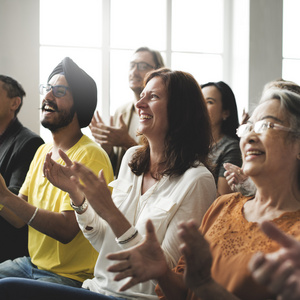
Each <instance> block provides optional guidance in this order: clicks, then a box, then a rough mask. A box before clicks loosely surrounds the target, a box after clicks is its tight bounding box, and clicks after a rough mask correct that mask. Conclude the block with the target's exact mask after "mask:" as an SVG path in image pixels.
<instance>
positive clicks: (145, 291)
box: [0, 69, 216, 299]
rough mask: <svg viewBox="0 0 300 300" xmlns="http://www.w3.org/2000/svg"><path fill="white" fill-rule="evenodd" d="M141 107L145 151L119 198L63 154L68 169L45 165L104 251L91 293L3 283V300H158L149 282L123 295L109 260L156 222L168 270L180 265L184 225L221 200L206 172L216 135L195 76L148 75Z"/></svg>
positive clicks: (137, 151)
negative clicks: (149, 222)
mask: <svg viewBox="0 0 300 300" xmlns="http://www.w3.org/2000/svg"><path fill="white" fill-rule="evenodd" d="M136 107H137V109H138V113H139V119H140V124H139V128H138V130H139V132H140V134H142V135H143V140H144V144H143V145H142V146H136V147H133V148H130V149H129V150H128V151H126V154H125V156H124V158H123V161H122V165H121V169H120V173H119V176H118V179H117V180H115V181H113V182H112V183H111V184H110V186H111V187H113V193H112V196H111V195H110V192H109V190H108V188H107V186H106V183H105V180H104V178H103V174H102V172H100V175H99V177H97V176H95V175H94V174H93V173H92V172H91V171H90V170H89V169H87V168H86V167H84V166H83V165H81V164H78V163H74V164H73V165H72V162H71V161H69V160H68V158H67V157H66V155H65V154H64V153H63V152H61V155H62V157H63V159H64V160H65V162H66V167H62V166H61V165H58V164H57V163H55V161H53V160H52V159H51V158H50V156H48V157H47V159H46V163H45V175H46V176H47V178H49V180H50V181H51V182H52V183H53V184H55V185H58V186H59V187H60V188H62V189H65V190H66V191H68V192H70V191H71V190H73V193H72V195H74V196H73V198H72V201H73V203H72V205H73V207H74V209H75V210H76V212H77V214H76V216H77V220H78V223H79V225H80V228H81V230H82V231H83V233H84V235H85V236H86V238H87V239H89V241H90V242H91V243H92V245H93V246H94V248H95V249H96V250H97V251H98V252H99V257H98V260H97V263H96V266H95V270H94V276H95V277H94V278H93V279H91V280H86V281H85V282H84V283H83V288H84V289H72V288H69V287H62V286H58V285H47V284H42V283H34V282H28V281H21V282H20V281H18V280H13V279H8V280H5V281H1V284H0V285H1V287H0V294H1V297H5V296H7V297H8V296H11V297H12V298H14V299H15V298H17V296H18V295H20V294H21V295H22V299H31V298H30V297H31V296H32V297H33V296H34V297H37V295H40V296H41V298H43V299H44V297H45V295H47V296H48V297H49V298H50V297H53V298H52V299H60V297H61V299H66V297H67V298H71V297H72V299H157V296H156V294H155V292H154V288H155V285H154V284H153V283H152V282H150V281H147V282H145V283H142V284H140V285H138V286H136V287H133V288H131V289H129V290H127V291H126V292H119V289H120V288H121V286H122V285H123V284H122V283H121V282H115V281H114V280H113V274H112V273H109V272H108V271H107V268H108V267H109V266H110V265H111V264H112V262H110V261H109V260H107V258H106V256H107V254H108V253H109V252H112V251H119V250H120V249H124V248H125V249H127V248H130V247H132V246H134V245H136V244H138V243H140V242H141V241H142V239H143V236H144V235H145V223H146V222H147V220H148V219H151V220H152V221H153V224H154V226H155V230H156V234H157V239H158V241H159V245H161V247H162V249H163V250H162V251H163V253H164V255H165V258H166V263H167V265H168V266H169V267H170V268H172V267H174V266H175V265H176V263H177V261H178V259H179V257H180V251H179V249H178V246H179V244H180V240H179V237H178V236H177V234H176V232H177V224H178V222H181V221H183V220H188V219H189V218H190V217H193V218H195V219H197V220H198V221H201V220H202V217H203V215H204V214H205V212H206V210H207V209H208V208H209V206H210V205H211V203H212V202H213V201H214V199H215V195H216V186H215V182H214V178H213V175H212V174H211V173H210V172H209V171H208V169H207V168H206V166H207V165H208V154H209V146H210V143H211V130H210V122H209V116H208V112H207V109H206V104H205V101H204V98H203V95H202V92H201V88H200V87H199V85H198V84H197V82H196V80H195V79H194V78H193V77H192V76H191V75H190V74H188V73H184V72H180V71H170V70H168V69H160V70H157V71H153V72H152V73H149V75H148V76H147V78H146V86H145V88H144V90H143V92H142V93H141V98H140V100H139V101H138V102H137V103H136ZM71 175H72V176H73V177H72V180H70V179H69V177H70V176H71ZM74 176H76V178H74ZM77 178H80V180H81V181H80V182H81V183H80V182H79V180H78V179H77ZM76 189H77V193H76V192H74V190H76ZM75 194H76V195H75ZM83 255H89V254H88V253H83ZM11 284H12V285H13V286H14V288H13V289H11V288H9V286H10V285H11ZM17 287H18V288H17ZM25 290H26V291H25ZM88 290H89V291H88ZM26 297H27V298H26ZM4 299H5V298H4Z"/></svg>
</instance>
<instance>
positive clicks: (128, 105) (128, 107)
mask: <svg viewBox="0 0 300 300" xmlns="http://www.w3.org/2000/svg"><path fill="white" fill-rule="evenodd" d="M133 105H134V103H133V101H128V102H126V103H124V104H122V105H120V106H119V107H118V108H117V109H116V111H115V115H119V114H122V113H124V112H127V111H130V110H131V109H132V107H133Z"/></svg>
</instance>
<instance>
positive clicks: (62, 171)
mask: <svg viewBox="0 0 300 300" xmlns="http://www.w3.org/2000/svg"><path fill="white" fill-rule="evenodd" d="M58 153H59V155H60V157H61V158H62V159H63V160H64V162H65V164H66V165H65V166H63V165H61V164H59V163H57V162H56V161H54V160H53V159H52V158H51V156H52V153H51V152H50V153H47V155H46V158H45V162H44V166H43V173H44V176H45V177H46V178H47V179H48V180H49V181H50V182H51V183H52V184H53V185H54V186H56V187H58V188H59V189H61V190H63V191H65V192H67V193H69V194H70V197H71V198H72V201H73V203H74V204H75V205H81V204H82V201H83V199H84V195H83V193H82V192H81V191H80V190H79V189H78V188H77V184H76V183H75V182H74V181H73V180H71V177H72V176H74V171H73V170H72V169H71V167H72V166H73V162H72V161H71V160H70V159H69V157H68V155H67V154H66V153H65V152H64V151H62V150H61V149H59V150H58Z"/></svg>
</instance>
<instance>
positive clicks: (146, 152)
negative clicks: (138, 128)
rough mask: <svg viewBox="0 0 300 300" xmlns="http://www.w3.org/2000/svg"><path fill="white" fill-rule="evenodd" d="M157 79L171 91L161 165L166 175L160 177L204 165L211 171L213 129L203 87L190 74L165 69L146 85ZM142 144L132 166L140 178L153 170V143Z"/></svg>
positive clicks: (168, 92) (158, 71)
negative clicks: (209, 158)
mask: <svg viewBox="0 0 300 300" xmlns="http://www.w3.org/2000/svg"><path fill="white" fill-rule="evenodd" d="M154 77H160V78H161V79H162V81H163V83H164V85H165V87H166V90H167V96H168V103H167V118H168V124H169V129H168V131H167V133H166V137H165V140H164V146H165V147H164V156H163V157H164V159H163V161H161V162H160V166H161V167H162V168H161V169H162V171H160V173H159V174H158V175H157V177H161V176H164V175H168V176H179V175H182V174H183V173H184V172H185V171H186V170H187V169H189V168H191V167H197V166H198V165H199V164H201V163H202V164H204V165H205V166H206V167H208V168H210V165H209V160H208V154H209V151H210V145H211V141H212V134H211V126H210V119H209V115H208V111H207V107H206V103H205V100H204V97H203V94H202V91H201V88H200V86H199V84H198V83H197V81H196V80H195V78H194V77H193V76H192V75H191V74H189V73H186V72H182V71H172V70H170V69H167V68H161V69H158V70H154V71H152V72H150V73H148V74H147V75H146V78H145V85H146V84H147V83H148V82H149V81H150V80H151V79H153V78H154ZM142 141H143V145H142V147H140V148H138V149H137V150H136V152H135V154H134V155H133V158H132V161H131V162H130V163H129V166H130V168H131V170H132V172H133V173H134V174H136V175H141V174H142V173H145V172H147V171H149V168H150V147H149V143H148V140H147V138H146V137H145V136H143V137H142ZM159 169H160V168H159ZM152 176H153V174H152ZM157 177H155V178H157Z"/></svg>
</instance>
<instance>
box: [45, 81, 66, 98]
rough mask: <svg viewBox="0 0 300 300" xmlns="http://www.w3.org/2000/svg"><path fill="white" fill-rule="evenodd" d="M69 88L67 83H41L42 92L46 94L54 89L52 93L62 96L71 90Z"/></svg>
mask: <svg viewBox="0 0 300 300" xmlns="http://www.w3.org/2000/svg"><path fill="white" fill-rule="evenodd" d="M69 89H70V88H69V87H68V86H65V85H51V84H46V85H44V84H41V85H40V94H41V95H46V94H47V93H49V92H50V91H51V90H52V93H53V95H54V96H55V97H57V98H61V97H63V96H64V95H65V94H66V92H67V90H69Z"/></svg>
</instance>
